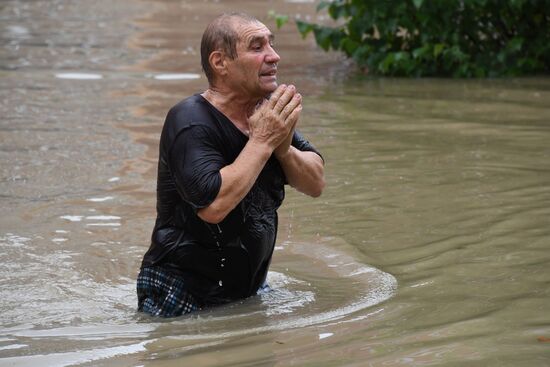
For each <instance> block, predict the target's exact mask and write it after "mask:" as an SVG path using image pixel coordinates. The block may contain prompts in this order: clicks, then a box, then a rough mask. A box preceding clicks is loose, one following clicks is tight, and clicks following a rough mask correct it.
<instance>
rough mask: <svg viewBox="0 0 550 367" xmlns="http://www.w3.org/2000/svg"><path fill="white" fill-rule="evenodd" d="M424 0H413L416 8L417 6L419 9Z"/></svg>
mask: <svg viewBox="0 0 550 367" xmlns="http://www.w3.org/2000/svg"><path fill="white" fill-rule="evenodd" d="M423 2H424V0H413V4H414V6H415V8H417V9H420V7H421V6H422V3H423Z"/></svg>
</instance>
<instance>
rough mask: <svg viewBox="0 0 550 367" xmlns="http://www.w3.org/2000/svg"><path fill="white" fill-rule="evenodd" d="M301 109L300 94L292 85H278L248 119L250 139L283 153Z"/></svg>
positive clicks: (288, 145) (290, 138)
mask: <svg viewBox="0 0 550 367" xmlns="http://www.w3.org/2000/svg"><path fill="white" fill-rule="evenodd" d="M301 111H302V96H301V95H300V94H299V93H296V87H294V86H293V85H289V86H286V85H284V84H282V85H280V86H279V87H278V88H277V89H276V90H275V92H273V94H272V95H271V97H270V98H269V99H268V100H266V101H264V102H262V104H261V105H260V107H258V109H257V110H256V111H255V112H254V114H252V116H250V117H249V119H248V124H249V129H250V133H249V134H250V135H249V137H250V140H252V141H254V142H257V143H261V144H267V145H268V146H269V147H270V149H271V150H272V151H276V152H277V153H276V154H283V153H285V152H286V151H287V150H288V148H289V147H290V143H291V142H292V135H293V131H294V127H295V126H296V123H297V122H298V118H299V117H300V112H301Z"/></svg>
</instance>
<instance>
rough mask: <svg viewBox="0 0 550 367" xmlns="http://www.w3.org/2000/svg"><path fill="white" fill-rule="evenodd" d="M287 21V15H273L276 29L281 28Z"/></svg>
mask: <svg viewBox="0 0 550 367" xmlns="http://www.w3.org/2000/svg"><path fill="white" fill-rule="evenodd" d="M287 22H288V15H282V14H277V15H276V16H275V23H276V24H277V29H281V27H282V26H284V25H285V24H286V23H287Z"/></svg>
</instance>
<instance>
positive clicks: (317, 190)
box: [308, 178, 326, 198]
mask: <svg viewBox="0 0 550 367" xmlns="http://www.w3.org/2000/svg"><path fill="white" fill-rule="evenodd" d="M325 184H326V183H325V179H324V178H321V179H319V180H318V181H317V182H316V185H315V186H313V187H312V188H311V189H310V191H309V192H308V195H309V196H311V197H313V198H318V197H319V196H321V194H322V193H323V190H324V189H325Z"/></svg>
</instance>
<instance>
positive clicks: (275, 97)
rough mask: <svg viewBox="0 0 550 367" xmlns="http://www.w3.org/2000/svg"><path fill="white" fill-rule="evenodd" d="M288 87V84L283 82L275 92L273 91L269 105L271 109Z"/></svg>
mask: <svg viewBox="0 0 550 367" xmlns="http://www.w3.org/2000/svg"><path fill="white" fill-rule="evenodd" d="M286 88H287V86H286V84H281V85H279V86H278V87H277V89H275V91H274V92H273V93H271V96H270V97H269V107H271V109H274V108H275V105H276V104H277V102H278V101H279V98H281V96H282V95H283V93H284V92H285V90H286Z"/></svg>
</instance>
